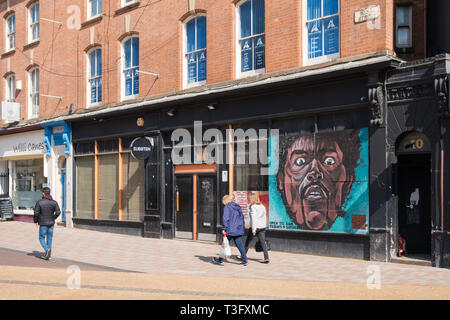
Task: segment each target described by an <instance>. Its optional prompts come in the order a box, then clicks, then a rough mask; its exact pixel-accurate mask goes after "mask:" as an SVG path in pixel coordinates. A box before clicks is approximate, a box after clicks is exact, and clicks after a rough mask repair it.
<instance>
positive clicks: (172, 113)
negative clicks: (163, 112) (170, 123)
mask: <svg viewBox="0 0 450 320" xmlns="http://www.w3.org/2000/svg"><path fill="white" fill-rule="evenodd" d="M167 115H168V116H169V117H173V116H174V115H175V110H174V109H170V110H169V111H167Z"/></svg>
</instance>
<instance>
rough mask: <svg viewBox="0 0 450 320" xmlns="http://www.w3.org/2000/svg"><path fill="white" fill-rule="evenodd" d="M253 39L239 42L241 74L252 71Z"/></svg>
mask: <svg viewBox="0 0 450 320" xmlns="http://www.w3.org/2000/svg"><path fill="white" fill-rule="evenodd" d="M252 46H253V39H246V40H244V41H242V42H241V72H246V71H249V70H252V69H253V66H252V61H253V48H252Z"/></svg>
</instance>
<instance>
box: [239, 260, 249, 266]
mask: <svg viewBox="0 0 450 320" xmlns="http://www.w3.org/2000/svg"><path fill="white" fill-rule="evenodd" d="M240 264H241V265H243V266H244V267H245V266H247V265H248V262H244V261H242V262H241V263H240Z"/></svg>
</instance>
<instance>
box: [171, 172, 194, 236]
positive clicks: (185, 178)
mask: <svg viewBox="0 0 450 320" xmlns="http://www.w3.org/2000/svg"><path fill="white" fill-rule="evenodd" d="M193 181H194V179H193V176H192V175H177V176H176V187H175V193H176V194H175V197H176V208H175V210H176V211H175V226H176V229H175V236H176V237H177V238H185V239H193V237H192V236H193V233H192V231H193V214H192V213H193V210H194V201H193V199H194V192H193V188H192V185H193Z"/></svg>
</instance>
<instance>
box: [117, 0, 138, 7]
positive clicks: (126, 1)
mask: <svg viewBox="0 0 450 320" xmlns="http://www.w3.org/2000/svg"><path fill="white" fill-rule="evenodd" d="M121 1H122V7H125V6H126V5H129V4H132V3H135V2H139V0H121Z"/></svg>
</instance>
